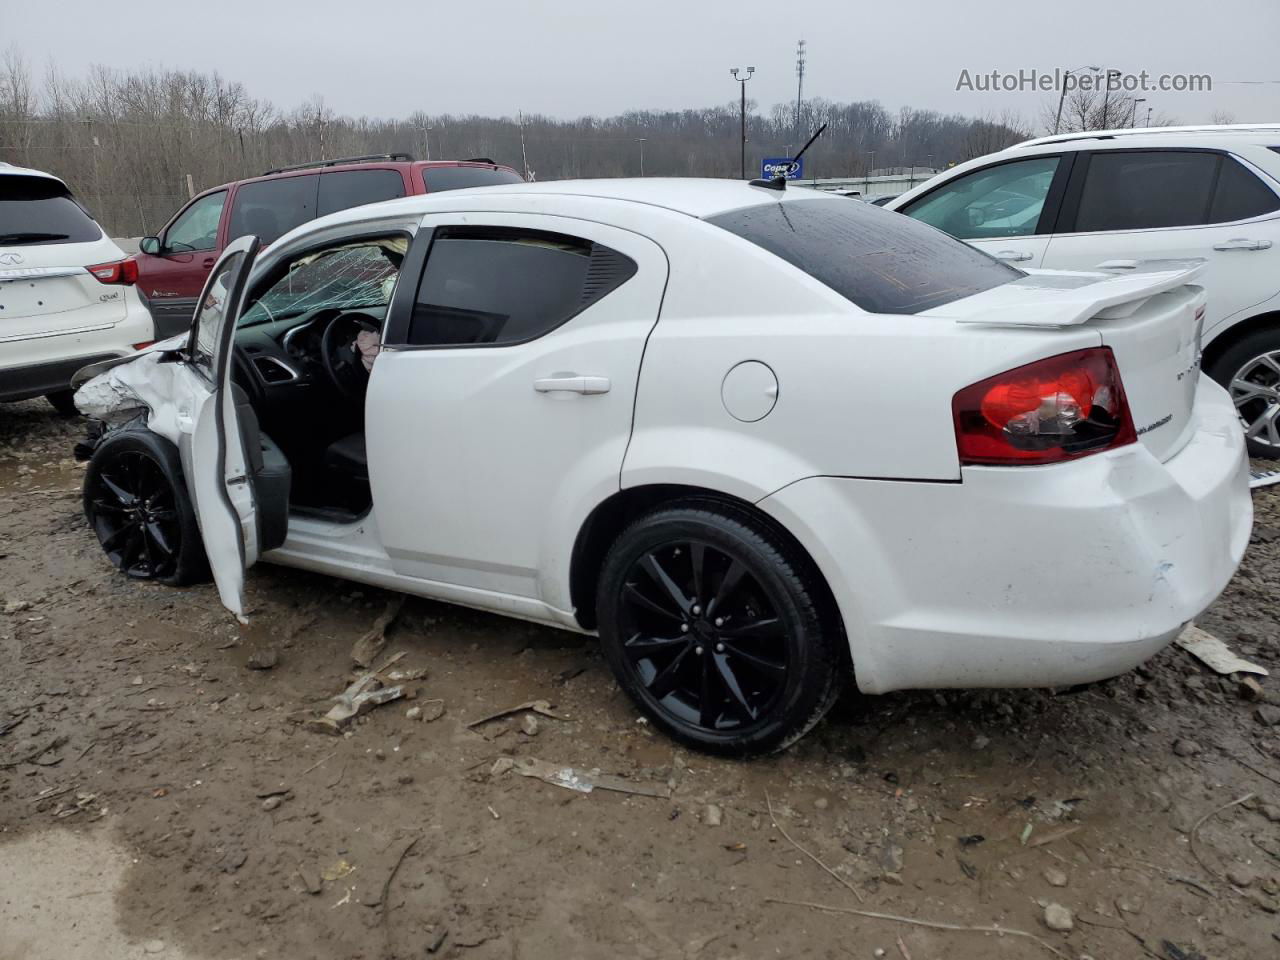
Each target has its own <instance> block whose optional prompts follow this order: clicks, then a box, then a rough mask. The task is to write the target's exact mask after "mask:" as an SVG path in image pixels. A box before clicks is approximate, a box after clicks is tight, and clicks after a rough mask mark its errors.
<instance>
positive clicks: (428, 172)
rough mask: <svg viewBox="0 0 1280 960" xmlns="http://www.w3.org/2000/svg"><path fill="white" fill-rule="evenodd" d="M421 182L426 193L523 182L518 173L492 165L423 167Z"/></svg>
mask: <svg viewBox="0 0 1280 960" xmlns="http://www.w3.org/2000/svg"><path fill="white" fill-rule="evenodd" d="M422 182H423V184H424V185H425V186H426V188H427V193H437V192H439V191H441V190H460V189H462V188H463V187H492V186H494V185H495V184H499V183H524V181H523V180H521V179H520V175H519V174H517V173H515V172H513V171H511V170H495V169H493V167H423V168H422Z"/></svg>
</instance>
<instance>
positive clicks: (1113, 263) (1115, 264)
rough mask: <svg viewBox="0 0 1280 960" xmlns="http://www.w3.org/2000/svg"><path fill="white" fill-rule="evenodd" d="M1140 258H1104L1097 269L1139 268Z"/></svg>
mask: <svg viewBox="0 0 1280 960" xmlns="http://www.w3.org/2000/svg"><path fill="white" fill-rule="evenodd" d="M1139 262H1140V261H1138V260H1103V261H1102V262H1101V263H1100V264H1098V265H1097V266H1096V267H1095V268H1094V269H1095V270H1137V269H1138V263H1139Z"/></svg>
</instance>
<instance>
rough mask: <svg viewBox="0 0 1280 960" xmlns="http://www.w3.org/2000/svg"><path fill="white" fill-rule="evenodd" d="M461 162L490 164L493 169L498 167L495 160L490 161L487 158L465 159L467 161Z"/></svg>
mask: <svg viewBox="0 0 1280 960" xmlns="http://www.w3.org/2000/svg"><path fill="white" fill-rule="evenodd" d="M462 162H463V163H492V164H493V165H494V166H495V167H496V166H497V165H498V161H497V160H492V159H490V158H489V157H467V159H465V160H463V161H462Z"/></svg>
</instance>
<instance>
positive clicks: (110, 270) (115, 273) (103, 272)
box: [85, 257, 138, 283]
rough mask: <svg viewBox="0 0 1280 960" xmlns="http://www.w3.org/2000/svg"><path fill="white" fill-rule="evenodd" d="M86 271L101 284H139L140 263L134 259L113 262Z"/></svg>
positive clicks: (96, 265) (94, 266) (87, 268)
mask: <svg viewBox="0 0 1280 960" xmlns="http://www.w3.org/2000/svg"><path fill="white" fill-rule="evenodd" d="M85 269H86V270H88V271H89V272H90V273H92V274H93V275H94V277H95V278H96V279H97V281H98V282H99V283H137V282H138V261H137V260H135V259H133V257H129V258H127V259H125V260H112V261H111V262H110V263H98V264H94V265H93V266H92V267H85Z"/></svg>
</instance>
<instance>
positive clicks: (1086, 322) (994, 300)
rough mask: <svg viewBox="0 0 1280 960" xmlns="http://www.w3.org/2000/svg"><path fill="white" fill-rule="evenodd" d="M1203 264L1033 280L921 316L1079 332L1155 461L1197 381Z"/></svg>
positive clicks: (1179, 423)
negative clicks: (1112, 366)
mask: <svg viewBox="0 0 1280 960" xmlns="http://www.w3.org/2000/svg"><path fill="white" fill-rule="evenodd" d="M1203 270H1204V261H1203V260H1163V261H1161V260H1149V261H1140V262H1137V263H1136V264H1135V265H1134V266H1133V267H1129V268H1125V269H1124V271H1123V272H1122V273H1119V272H1117V273H1085V272H1071V271H1059V270H1037V271H1032V272H1030V273H1028V275H1027V276H1026V277H1025V278H1023V279H1021V280H1016V281H1014V282H1013V283H1008V284H1005V285H1003V286H1000V287H996V288H994V289H992V290H988V291H986V292H984V293H980V294H977V295H975V296H972V297H967V298H965V299H964V300H958V301H956V302H954V303H950V304H947V305H946V306H944V307H939V308H937V309H935V310H930V311H928V312H927V313H926V314H924V315H925V316H937V317H945V318H947V319H950V320H953V321H955V322H957V323H973V324H980V325H983V326H987V327H991V326H997V327H999V326H1006V327H1036V328H1045V327H1048V328H1052V327H1061V328H1071V327H1076V328H1079V327H1085V328H1087V329H1090V330H1094V331H1096V332H1097V334H1098V338H1099V343H1100V344H1102V345H1103V346H1108V347H1110V348H1111V350H1112V353H1114V354H1115V358H1116V364H1117V366H1118V367H1119V370H1120V379H1121V381H1122V382H1123V384H1124V391H1125V395H1126V397H1127V398H1128V402H1129V408H1130V411H1131V412H1132V415H1133V424H1134V427H1135V428H1136V429H1137V431H1138V439H1139V440H1140V441H1141V442H1142V443H1143V444H1144V445H1145V446H1146V447H1147V449H1148V450H1150V451H1151V452H1152V454H1154V455H1155V456H1156V457H1158V458H1159V459H1160V460H1162V461H1164V460H1167V459H1169V458H1170V457H1172V456H1173V455H1174V454H1175V453H1177V452H1178V451H1179V450H1180V449H1181V448H1182V446H1183V444H1184V443H1185V442H1186V440H1187V437H1188V435H1189V431H1190V429H1191V426H1190V425H1191V408H1192V405H1193V403H1194V401H1195V391H1196V383H1197V381H1198V380H1199V375H1200V333H1201V327H1202V325H1203V322H1204V303H1205V295H1204V290H1203V288H1202V287H1200V286H1199V285H1198V284H1197V282H1196V281H1197V279H1198V278H1199V276H1200V274H1201V273H1202V272H1203Z"/></svg>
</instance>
